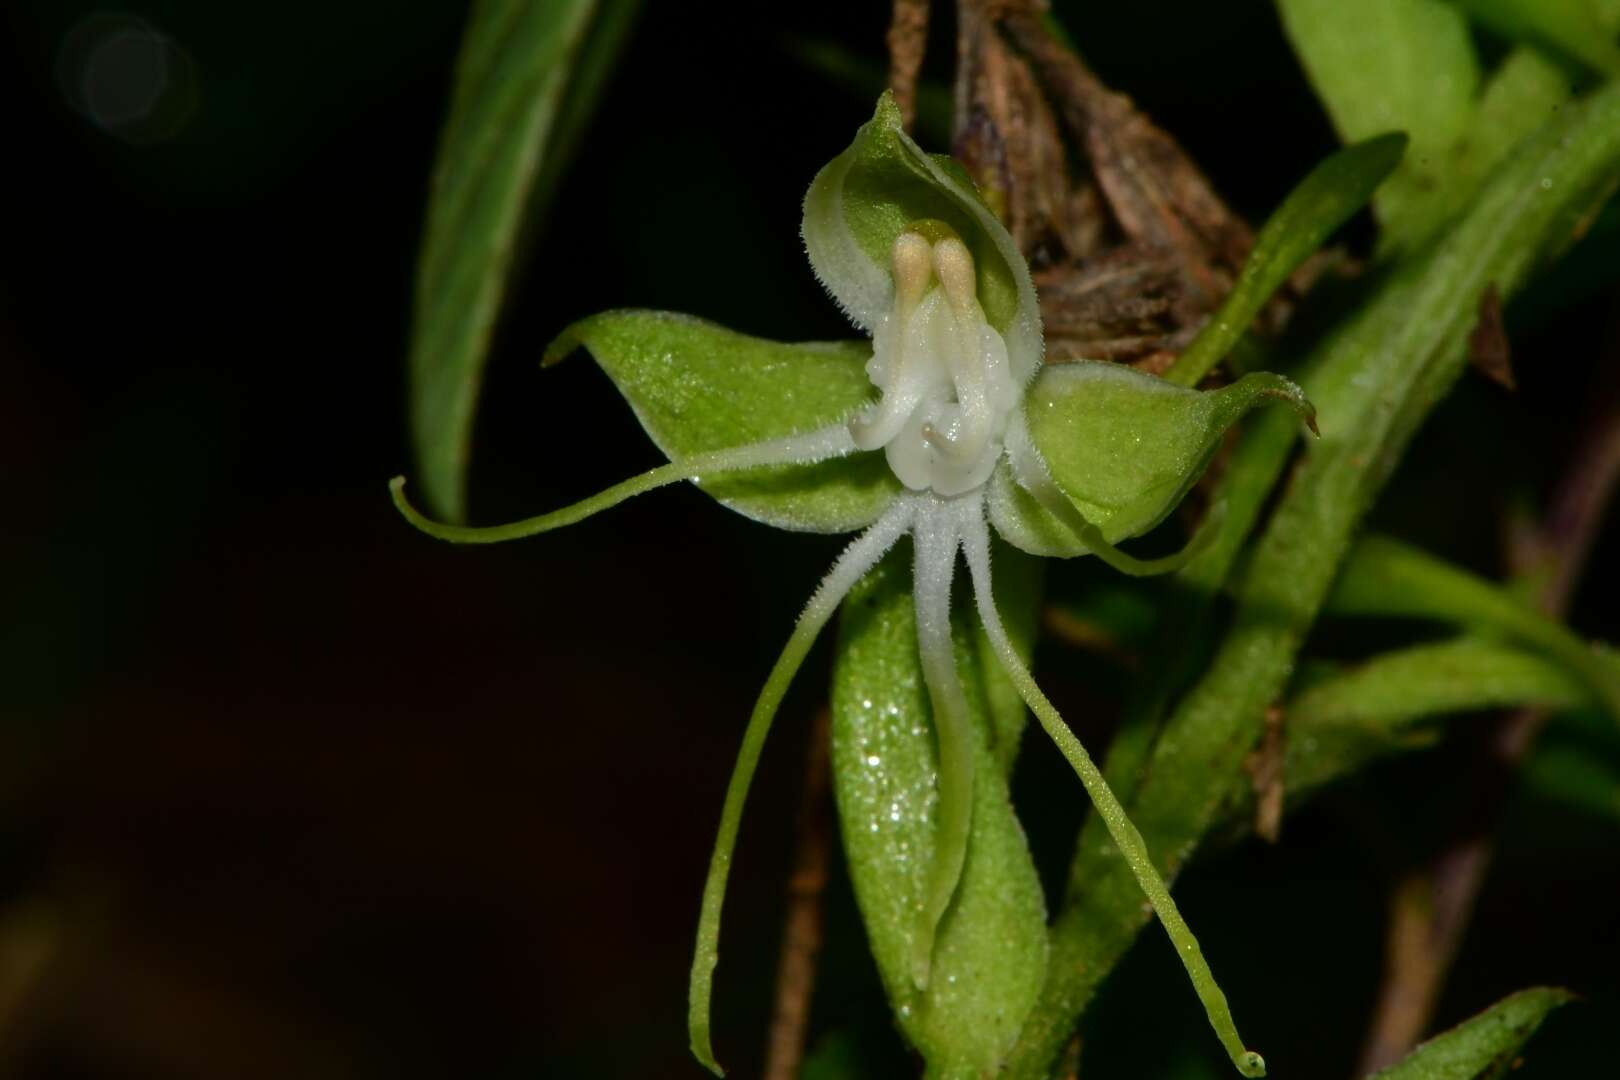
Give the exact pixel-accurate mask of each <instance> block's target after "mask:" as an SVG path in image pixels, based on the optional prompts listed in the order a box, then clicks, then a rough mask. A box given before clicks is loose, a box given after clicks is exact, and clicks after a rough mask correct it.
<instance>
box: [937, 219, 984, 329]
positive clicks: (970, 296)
mask: <svg viewBox="0 0 1620 1080" xmlns="http://www.w3.org/2000/svg"><path fill="white" fill-rule="evenodd" d="M934 273H935V274H937V275H938V276H939V283H940V285H941V286H943V287H944V289H945V299H947V300H949V301H950V304H951V310H952V311H955V312H956V313H957V314H958V315H966V314H968V313H970V312H972V311H973V310H975V309H976V308H977V307H978V302H979V301H978V292H979V288H978V282H977V281H976V280H975V279H974V276H973V256H972V255H971V254H970V253H969V252H968V249H967V245H966V244H964V243H962V241H960V240H958V239H956V238H955V237H952V236H948V237H946V238H945V239H943V240H941V241H940V242H939V243H937V244H935V245H934Z"/></svg>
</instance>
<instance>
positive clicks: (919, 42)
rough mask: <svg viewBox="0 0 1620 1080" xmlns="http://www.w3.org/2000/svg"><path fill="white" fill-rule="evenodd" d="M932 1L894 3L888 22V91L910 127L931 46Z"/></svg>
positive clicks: (914, 114) (903, 0) (914, 115)
mask: <svg viewBox="0 0 1620 1080" xmlns="http://www.w3.org/2000/svg"><path fill="white" fill-rule="evenodd" d="M928 7H929V0H894V18H893V20H892V21H891V22H890V23H889V36H888V44H889V89H890V90H892V91H894V103H895V104H896V105H897V106H899V108H900V120H901V122H902V123H904V124H905V126H906V127H907V128H910V127H911V122H912V120H914V119H915V118H916V116H917V73H918V72H919V71H921V70H922V62H923V52H924V50H925V49H926V48H927V47H928Z"/></svg>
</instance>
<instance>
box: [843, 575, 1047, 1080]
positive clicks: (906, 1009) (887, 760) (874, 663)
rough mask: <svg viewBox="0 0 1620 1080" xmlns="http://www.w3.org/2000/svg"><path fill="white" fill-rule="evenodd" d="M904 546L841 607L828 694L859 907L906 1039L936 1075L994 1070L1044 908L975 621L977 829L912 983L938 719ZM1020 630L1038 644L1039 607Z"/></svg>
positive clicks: (1024, 988) (1010, 1029)
mask: <svg viewBox="0 0 1620 1080" xmlns="http://www.w3.org/2000/svg"><path fill="white" fill-rule="evenodd" d="M907 555H909V552H907V551H904V550H902V551H900V552H897V553H892V554H891V555H890V556H889V558H888V559H886V560H885V561H884V562H883V563H882V564H881V565H880V566H879V567H878V569H876V570H875V571H873V572H872V574H870V575H869V576H868V578H867V579H866V581H865V582H864V583H863V584H862V585H860V586H858V587H857V589H856V591H855V592H854V593H853V594H852V595H851V596H850V598H849V600H848V601H846V603H845V608H844V616H843V623H842V627H841V631H840V638H839V649H838V660H837V663H836V666H835V668H834V672H833V688H832V706H833V722H832V748H833V749H832V760H833V777H834V791H835V793H836V795H837V799H838V812H839V819H840V822H841V824H842V828H843V838H844V850H845V854H846V856H847V858H848V863H849V872H850V878H851V880H852V882H853V884H854V886H855V898H856V900H857V901H858V902H859V905H860V909H861V915H862V918H863V920H864V921H865V924H866V931H867V937H868V940H869V944H870V946H871V950H872V955H873V957H874V959H875V960H876V961H877V967H878V972H879V974H880V975H881V977H882V979H883V985H884V987H885V989H886V990H887V991H888V994H889V999H890V1002H891V1004H892V1005H893V1007H894V1014H895V1017H896V1019H897V1022H898V1023H899V1026H900V1029H901V1031H902V1032H904V1033H905V1036H906V1038H907V1039H908V1040H909V1041H910V1042H911V1043H912V1045H913V1046H915V1047H916V1048H917V1050H918V1051H919V1052H920V1053H921V1054H922V1055H923V1057H924V1058H925V1059H926V1060H927V1062H928V1065H929V1070H930V1072H929V1074H930V1075H939V1076H980V1075H990V1074H992V1073H994V1072H995V1071H996V1069H997V1067H998V1065H999V1063H1000V1061H1001V1059H1002V1058H1003V1056H1004V1055H1005V1054H1006V1051H1007V1049H1008V1047H1010V1046H1011V1045H1012V1042H1013V1040H1014V1039H1015V1038H1016V1037H1017V1035H1018V1030H1019V1028H1020V1026H1021V1025H1022V1023H1023V1020H1024V1017H1025V1015H1026V1014H1027V1013H1028V1011H1029V1008H1030V1005H1031V1004H1032V1003H1033V1002H1034V1000H1035V994H1036V992H1037V990H1038V989H1039V987H1040V982H1041V977H1042V973H1043V972H1044V970H1045V966H1046V902H1045V898H1044V897H1043V895H1042V893H1041V885H1040V880H1039V878H1038V877H1037V876H1036V872H1035V864H1034V862H1033V860H1032V859H1031V858H1030V854H1029V849H1028V846H1027V844H1026V843H1025V840H1024V833H1023V829H1022V828H1021V827H1020V826H1019V824H1018V819H1017V817H1016V816H1015V815H1014V814H1013V810H1012V804H1011V802H1010V801H1009V798H1008V792H1007V781H1006V773H1005V771H1004V769H1003V768H1002V767H1001V755H999V754H997V753H996V752H995V751H994V750H993V748H992V740H993V739H994V738H995V737H997V734H999V732H1001V731H1004V730H1005V729H1004V728H999V727H998V726H997V725H995V724H994V723H993V722H992V721H991V719H990V717H989V716H988V715H987V712H988V710H987V707H986V704H985V702H986V692H987V686H986V681H985V673H986V671H985V667H984V664H983V661H982V660H981V659H980V653H979V650H978V649H976V648H975V647H974V644H973V642H974V638H973V636H972V632H971V631H970V630H969V629H968V620H967V619H965V618H963V619H959V620H957V622H958V626H957V634H956V637H957V660H958V668H959V670H960V672H961V675H962V679H963V689H964V690H965V691H966V694H967V698H968V703H969V706H970V710H971V713H972V719H973V723H974V725H975V729H976V735H977V737H976V739H975V747H974V754H975V758H976V761H975V768H974V771H973V775H974V783H973V814H972V832H971V835H970V837H969V842H968V854H967V861H966V863H965V864H964V866H963V870H962V877H961V880H960V883H959V885H958V887H957V894H956V898H955V900H954V901H953V902H952V905H951V907H950V909H949V911H948V912H947V914H946V916H945V919H944V921H943V923H942V924H941V926H940V929H939V935H938V938H937V940H936V943H935V946H934V959H933V968H932V972H931V975H930V978H929V983H928V989H927V990H926V991H919V990H918V989H917V987H916V985H915V983H914V982H913V981H912V939H913V936H914V935H915V933H916V932H917V929H918V918H917V912H918V911H919V909H920V906H921V904H922V903H923V899H924V895H925V891H926V886H927V881H928V868H929V866H930V860H931V857H932V854H933V851H934V846H935V832H936V829H935V820H936V815H937V813H938V809H937V808H938V797H937V792H936V788H935V775H936V772H937V763H936V753H937V751H936V747H935V736H934V728H933V723H932V721H931V719H930V709H929V705H928V694H927V691H926V689H925V688H924V685H923V676H922V669H921V666H920V663H919V661H918V657H917V630H916V621H915V616H914V613H913V605H912V597H911V592H910V588H909V584H910V578H911V575H910V572H909V568H908V566H907V565H906V556H907ZM1018 621H1019V622H1023V623H1024V624H1025V625H1024V626H1023V627H1021V628H1020V630H1019V631H1017V633H1018V634H1019V636H1021V637H1024V638H1025V639H1026V640H1027V639H1028V638H1029V637H1032V636H1033V610H1029V611H1026V612H1022V613H1020V617H1019V619H1018Z"/></svg>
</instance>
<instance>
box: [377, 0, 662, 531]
mask: <svg viewBox="0 0 1620 1080" xmlns="http://www.w3.org/2000/svg"><path fill="white" fill-rule="evenodd" d="M632 10H633V5H627V4H626V3H624V2H623V0H617V2H615V0H555V2H549V0H548V2H535V0H485V2H484V3H480V4H478V5H477V6H476V7H475V8H474V9H473V12H472V15H471V16H470V18H469V21H468V25H467V31H466V35H465V37H464V39H463V42H462V48H461V53H460V56H459V57H458V60H457V67H456V76H455V88H454V91H453V94H452V99H451V104H450V115H449V118H448V120H447V121H446V124H445V129H444V133H443V135H442V137H441V139H440V145H439V152H438V158H437V162H436V165H435V169H434V177H433V186H432V193H431V196H430V199H429V204H428V211H427V221H426V225H425V228H424V233H423V238H422V249H421V257H420V262H419V265H418V268H417V277H416V301H415V310H414V313H413V317H412V327H411V345H410V358H409V370H410V381H411V388H410V423H411V432H412V438H413V441H414V444H415V450H416V456H417V464H418V472H419V474H420V477H421V484H422V489H423V491H424V492H425V494H426V496H427V501H428V503H429V504H430V506H431V507H432V508H433V509H435V510H437V511H438V512H440V513H441V514H443V515H444V516H445V517H447V518H449V519H451V520H456V521H459V520H460V519H461V518H462V517H463V516H464V514H465V510H466V487H465V485H466V470H467V463H468V460H469V456H470V452H471V450H470V441H471V433H472V424H473V417H474V413H475V410H476V406H477V399H478V391H479V386H480V384H481V382H482V376H483V364H484V358H485V356H486V354H487V352H488V349H489V344H490V340H491V337H492V334H493V332H494V327H495V322H496V319H497V317H498V315H499V313H500V307H501V302H502V299H503V297H504V295H505V291H506V284H507V278H508V273H509V271H510V268H511V264H512V260H513V254H514V249H515V247H516V246H517V243H518V239H519V234H520V232H521V230H522V228H523V224H524V220H525V215H526V212H527V213H529V214H536V213H538V212H539V211H540V210H542V209H543V207H541V206H540V205H538V204H534V203H531V197H532V195H533V193H534V188H535V184H536V181H537V178H544V177H550V178H551V179H550V180H547V181H546V183H545V185H544V188H545V191H546V192H547V193H549V191H550V190H552V189H553V188H554V182H555V177H556V175H557V171H556V170H558V169H559V168H560V162H561V154H560V153H559V152H558V147H557V146H556V145H555V144H554V142H553V136H554V135H555V134H557V133H558V131H559V130H561V131H562V132H563V135H564V136H565V138H564V140H563V141H564V142H565V143H571V142H572V141H575V140H574V136H575V135H577V127H578V125H579V124H580V123H582V122H583V118H584V116H585V115H586V114H588V112H589V105H590V99H592V98H593V97H594V96H595V95H596V93H597V92H598V90H599V89H600V85H601V75H600V71H601V69H602V68H603V66H604V64H605V61H604V59H603V57H604V56H606V55H607V54H610V53H613V52H616V50H617V49H618V47H619V45H620V44H621V43H622V40H623V37H624V34H623V28H624V26H625V25H627V23H628V20H629V18H630V15H629V14H627V13H626V12H627V11H632ZM604 11H606V12H607V13H608V15H609V16H610V17H611V20H612V26H613V27H614V28H615V29H613V30H612V32H606V33H593V28H594V27H596V25H597V20H598V19H600V18H602V17H603V12H604ZM582 64H583V65H584V66H585V67H586V68H587V69H589V70H590V71H592V72H593V73H594V74H592V76H591V77H590V78H587V79H584V80H583V81H582V82H579V83H576V82H575V81H574V79H573V78H572V75H573V73H574V71H575V69H576V67H577V66H580V65H582ZM570 132H572V134H570Z"/></svg>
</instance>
